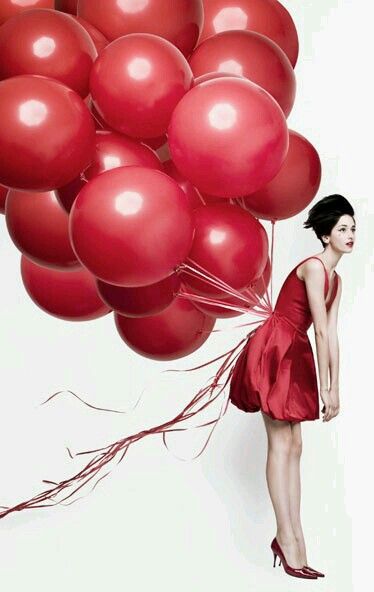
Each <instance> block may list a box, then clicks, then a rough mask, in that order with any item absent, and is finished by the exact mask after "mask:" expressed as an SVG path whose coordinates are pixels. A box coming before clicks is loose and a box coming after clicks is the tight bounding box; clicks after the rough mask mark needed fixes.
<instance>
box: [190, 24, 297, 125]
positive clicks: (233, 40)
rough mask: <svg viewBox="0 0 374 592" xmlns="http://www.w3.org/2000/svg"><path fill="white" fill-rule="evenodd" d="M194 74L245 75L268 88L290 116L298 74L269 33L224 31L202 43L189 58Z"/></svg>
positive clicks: (286, 114)
mask: <svg viewBox="0 0 374 592" xmlns="http://www.w3.org/2000/svg"><path fill="white" fill-rule="evenodd" d="M189 63H190V66H191V68H192V72H193V74H194V76H195V77H197V76H201V75H203V74H208V73H211V72H220V73H221V72H225V73H228V74H234V75H239V76H244V77H245V78H248V79H249V80H251V81H252V82H254V83H256V84H258V85H259V86H261V87H262V88H264V89H265V90H267V91H268V93H270V94H271V95H272V97H274V99H275V100H276V101H277V103H278V104H279V105H280V107H281V108H282V110H283V112H284V114H285V116H286V117H287V116H288V115H289V114H290V112H291V109H292V107H293V104H294V101H295V93H296V77H295V73H294V71H293V69H292V66H291V64H290V61H289V59H288V58H287V56H286V54H285V53H284V52H283V51H282V50H281V49H280V47H279V46H278V45H277V44H276V43H274V42H273V41H271V39H269V38H268V37H265V36H264V35H260V33H256V32H254V31H224V32H223V33H219V34H218V35H215V36H214V37H211V38H210V39H207V40H206V41H204V43H202V44H201V45H199V47H197V48H196V49H195V51H194V52H193V54H192V55H191V57H190V59H189Z"/></svg>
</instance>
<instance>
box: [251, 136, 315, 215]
mask: <svg viewBox="0 0 374 592" xmlns="http://www.w3.org/2000/svg"><path fill="white" fill-rule="evenodd" d="M320 182H321V161H320V158H319V156H318V152H317V150H316V149H315V148H314V146H313V145H312V144H311V143H310V142H309V141H308V140H307V139H306V138H304V136H302V135H301V134H299V133H297V132H294V131H291V130H290V144H289V149H288V153H287V156H286V159H285V161H284V163H283V165H282V167H281V169H280V171H279V172H278V174H277V175H276V176H275V177H274V178H273V179H272V180H271V181H270V182H269V183H268V184H267V185H265V186H264V187H262V188H261V189H259V190H258V191H256V192H255V193H252V194H251V195H248V196H246V197H245V198H244V199H243V201H244V204H245V206H246V208H247V209H248V210H249V211H250V212H251V213H252V214H253V215H254V216H256V217H257V218H264V219H265V220H284V219H285V218H290V217H291V216H295V215H296V214H298V213H299V212H301V211H302V210H304V208H306V207H307V205H308V204H310V202H311V201H312V199H313V198H314V197H315V195H316V193H317V191H318V188H319V186H320Z"/></svg>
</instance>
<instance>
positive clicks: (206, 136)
mask: <svg viewBox="0 0 374 592" xmlns="http://www.w3.org/2000/svg"><path fill="white" fill-rule="evenodd" d="M168 139H169V148H170V153H171V156H172V159H173V161H174V163H175V165H176V167H177V168H178V170H179V172H180V173H181V175H183V176H184V177H185V178H187V179H188V180H189V181H191V183H192V184H193V185H194V186H195V187H197V189H198V190H199V191H202V192H204V193H207V194H209V195H217V196H220V197H236V196H240V195H246V194H248V193H253V192H254V191H256V190H257V189H259V188H260V187H262V185H265V183H267V182H269V181H270V180H271V179H272V178H273V177H274V176H275V175H276V174H277V173H278V171H279V169H280V167H281V166H282V163H283V161H284V159H285V157H286V154H287V150H288V129H287V123H286V119H285V117H284V115H283V112H282V110H281V109H280V107H279V105H278V104H277V103H276V101H275V100H274V99H273V98H272V97H271V96H270V95H269V93H267V92H266V91H264V90H263V89H262V88H260V87H259V86H257V85H256V84H254V83H253V82H250V81H249V80H244V79H243V80H242V79H240V78H219V79H216V80H210V81H208V82H204V83H202V84H199V85H198V86H196V87H195V88H192V89H191V90H190V91H189V92H188V93H187V94H186V95H185V96H184V97H183V99H182V100H181V101H180V102H179V104H178V105H177V107H176V108H175V110H174V113H173V116H172V119H171V122H170V126H169V130H168Z"/></svg>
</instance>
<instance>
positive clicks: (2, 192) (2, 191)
mask: <svg viewBox="0 0 374 592" xmlns="http://www.w3.org/2000/svg"><path fill="white" fill-rule="evenodd" d="M7 194H8V187H4V185H0V213H1V214H4V213H5V202H6V196H7Z"/></svg>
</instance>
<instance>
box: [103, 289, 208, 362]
mask: <svg viewBox="0 0 374 592" xmlns="http://www.w3.org/2000/svg"><path fill="white" fill-rule="evenodd" d="M114 319H115V324H116V327H117V330H118V333H119V335H120V337H121V338H122V339H123V341H124V342H125V343H127V345H128V346H129V347H131V349H133V350H134V351H136V352H137V353H138V354H140V355H141V356H144V357H146V358H151V359H153V360H176V359H177V358H183V357H184V356H188V355H189V354H191V353H192V352H194V351H196V350H197V349H198V348H199V347H201V346H202V344H203V343H204V342H205V341H206V340H207V339H208V337H209V335H210V333H211V331H212V329H213V327H214V324H215V320H214V319H213V318H211V317H208V316H207V315H205V314H204V313H202V312H200V311H199V310H197V308H196V307H195V306H193V304H191V302H190V301H189V300H187V299H185V298H181V297H177V298H175V300H173V302H172V303H171V304H170V305H169V306H168V307H167V308H166V309H165V310H164V311H162V312H161V313H159V314H157V315H153V316H149V317H145V318H142V319H130V318H128V317H125V316H123V315H121V314H118V313H116V312H115V313H114Z"/></svg>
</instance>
